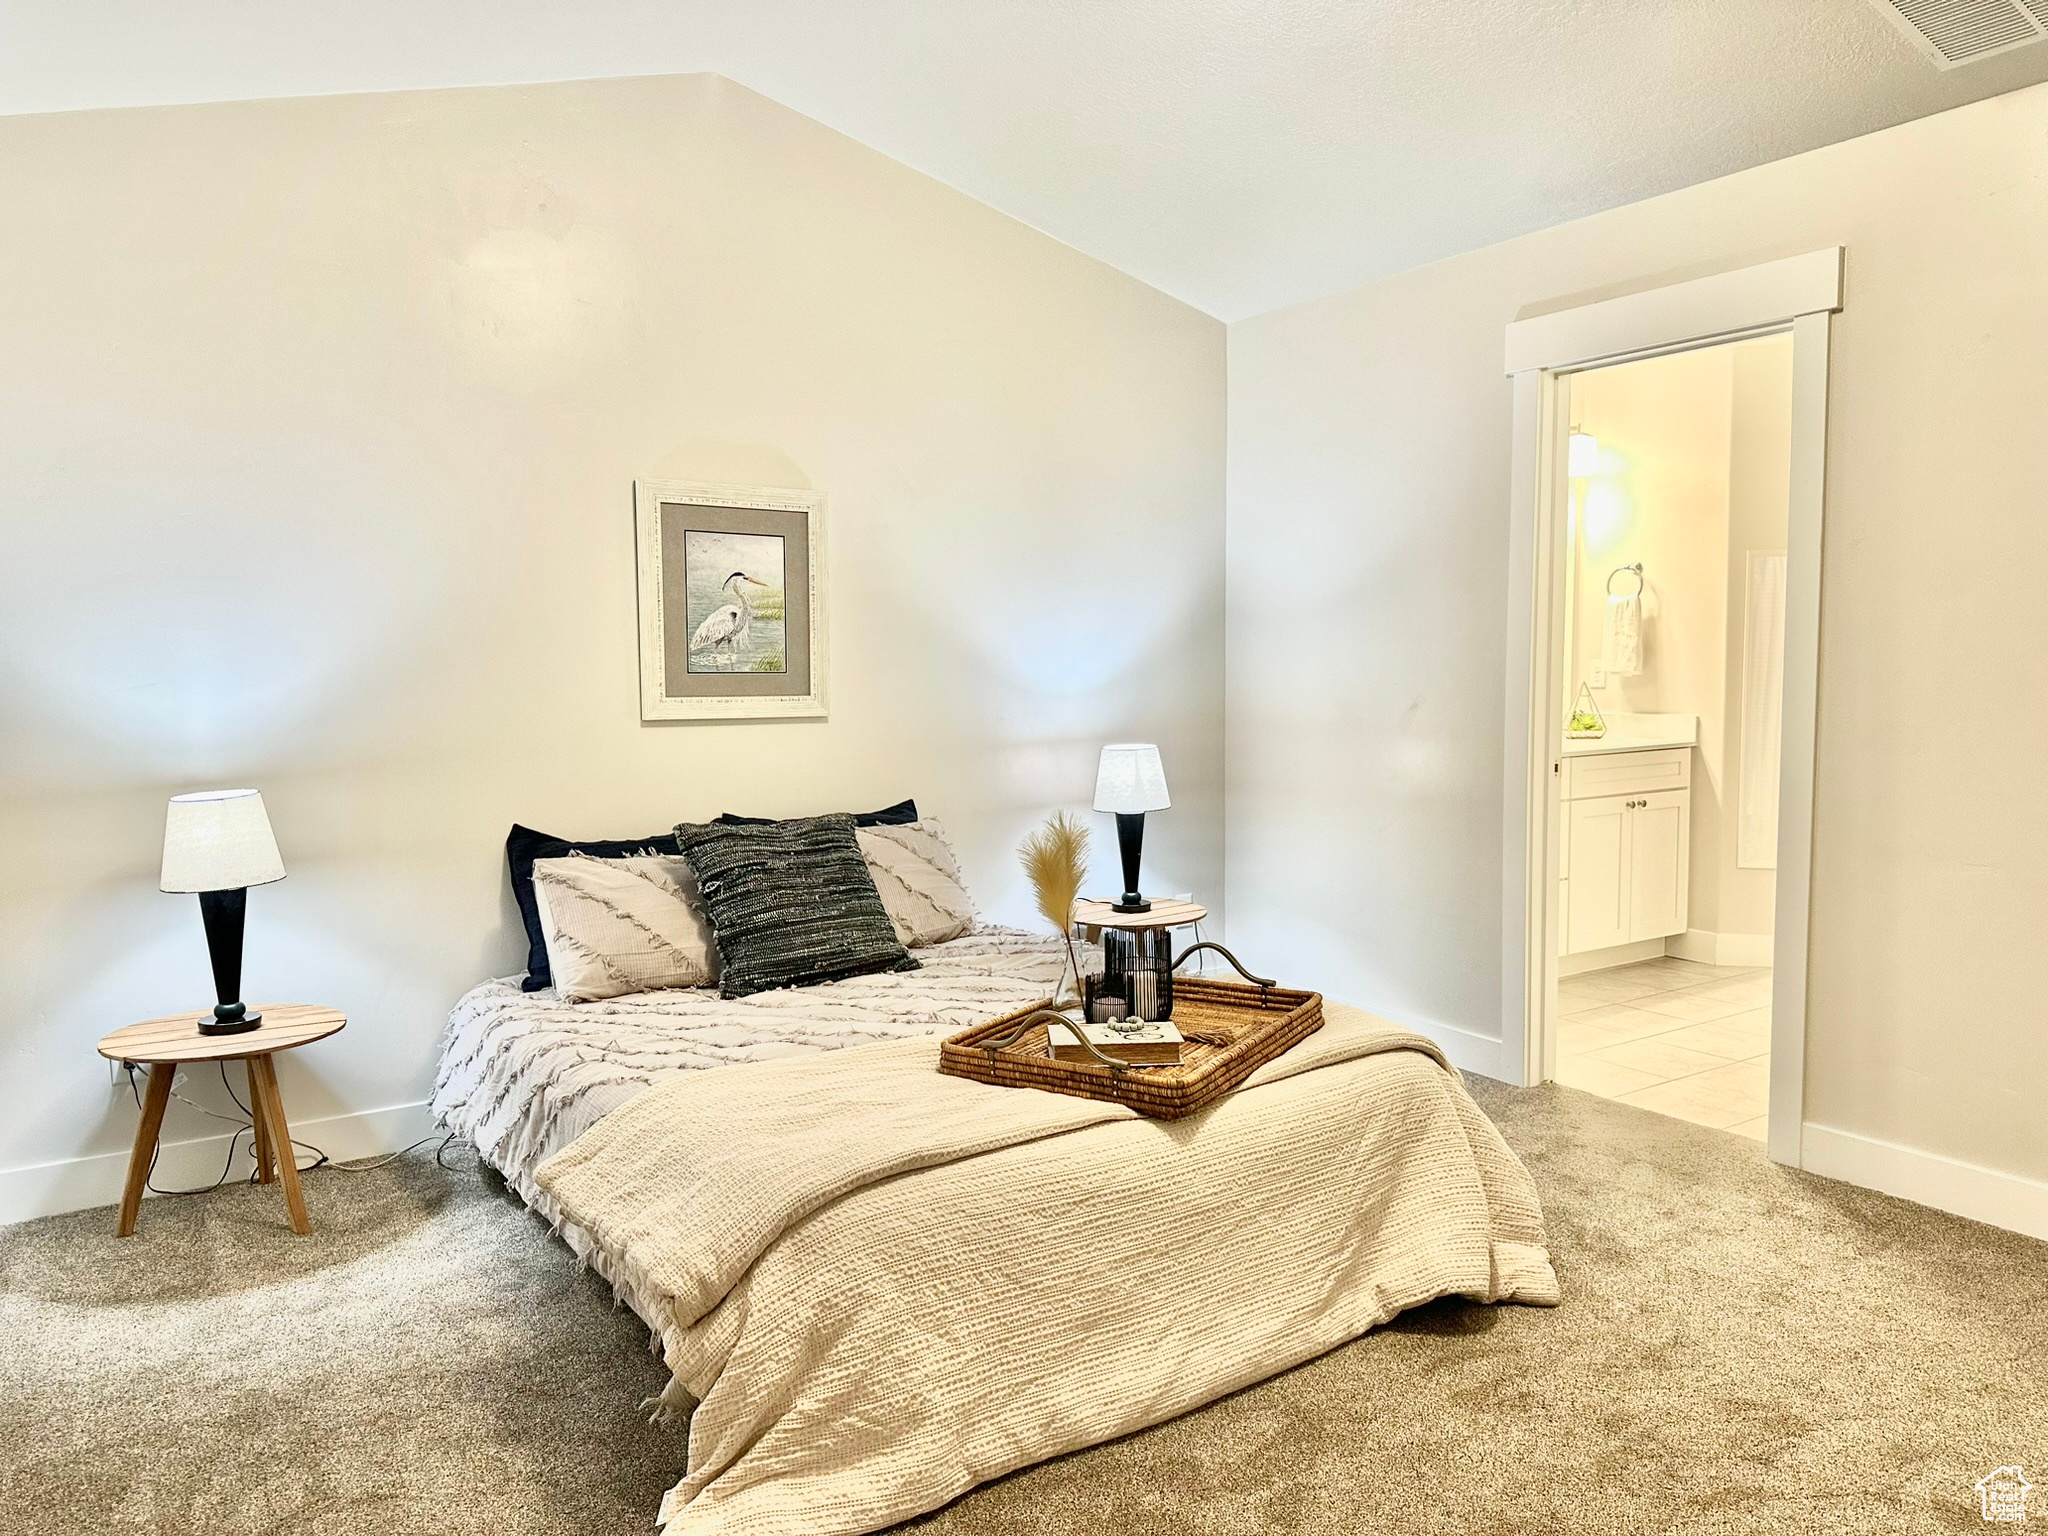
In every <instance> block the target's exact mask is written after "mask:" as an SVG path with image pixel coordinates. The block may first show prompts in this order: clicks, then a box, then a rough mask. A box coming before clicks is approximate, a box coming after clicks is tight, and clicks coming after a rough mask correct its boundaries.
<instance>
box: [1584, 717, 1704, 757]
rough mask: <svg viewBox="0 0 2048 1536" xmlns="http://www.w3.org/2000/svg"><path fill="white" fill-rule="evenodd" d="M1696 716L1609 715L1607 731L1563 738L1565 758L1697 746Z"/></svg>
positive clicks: (1697, 726)
mask: <svg viewBox="0 0 2048 1536" xmlns="http://www.w3.org/2000/svg"><path fill="white" fill-rule="evenodd" d="M1699 740H1700V717H1699V716H1698V715H1620V714H1615V715H1609V716H1608V717H1607V734H1606V735H1605V736H1599V737H1584V738H1578V739H1574V738H1572V737H1570V736H1567V737H1566V738H1565V739H1564V755H1565V756H1566V757H1591V756H1592V755H1594V754H1595V753H1598V752H1655V751H1658V750H1659V749H1661V748H1665V747H1696V746H1698V745H1699Z"/></svg>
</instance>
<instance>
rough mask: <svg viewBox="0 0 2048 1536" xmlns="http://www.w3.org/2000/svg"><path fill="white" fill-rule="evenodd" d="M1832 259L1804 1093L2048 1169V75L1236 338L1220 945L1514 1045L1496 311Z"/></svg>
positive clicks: (1899, 1136) (1836, 1110)
mask: <svg viewBox="0 0 2048 1536" xmlns="http://www.w3.org/2000/svg"><path fill="white" fill-rule="evenodd" d="M1837 243H1839V244H1842V245H1845V246H1846V247H1847V248H1848V289H1847V303H1846V307H1845V308H1844V310H1843V312H1842V313H1841V315H1840V316H1839V317H1838V318H1837V320H1836V322H1835V325H1834V347H1833V369H1832V380H1833V386H1832V392H1831V397H1830V422H1829V446H1828V511H1827V548H1826V557H1825V559H1826V568H1825V573H1824V581H1823V592H1822V602H1823V611H1822V616H1821V678H1820V716H1819V742H1818V765H1817V774H1818V782H1817V807H1816V817H1815V832H1814V865H1813V917H1812V930H1811V932H1812V936H1811V962H1812V966H1811V1007H1810V1018H1809V1028H1808V1041H1807V1051H1808V1059H1807V1066H1806V1082H1807V1099H1806V1105H1805V1113H1806V1117H1807V1119H1808V1120H1809V1121H1810V1122H1816V1123H1819V1124H1823V1125H1826V1126H1830V1127H1834V1128H1836V1129H1838V1130H1840V1131H1843V1132H1847V1133H1849V1134H1850V1135H1852V1136H1854V1137H1858V1138H1862V1139H1863V1140H1862V1141H1861V1142H1860V1143H1859V1145H1862V1146H1865V1147H1866V1148H1869V1147H1875V1146H1876V1144H1877V1143H1891V1144H1895V1145H1896V1146H1897V1147H1902V1148H1906V1149H1910V1150H1911V1151H1914V1152H1920V1153H1929V1154H1937V1155H1939V1156H1940V1157H1944V1158H1949V1159H1955V1160H1959V1161H1961V1162H1964V1163H1969V1164H1974V1165H1978V1166H1980V1167H1982V1168H1985V1169H1989V1170H1993V1171H1994V1172H1998V1173H2004V1174H2009V1175H2020V1176H2024V1177H2026V1178H2030V1179H2033V1180H2036V1181H2039V1180H2048V1115H2044V1114H2043V1113H2042V1105H2043V1104H2044V1103H2048V1030H2044V1029H2043V1026H2042V1021H2043V1018H2044V1004H2043V998H2044V997H2048V942H2044V934H2048V796H2043V795H2042V793H2041V791H2040V786H2039V780H2040V777H2041V764H2042V762H2043V761H2044V757H2048V709H2044V705H2043V700H2044V698H2048V693H2044V690H2043V688H2042V684H2041V677H2040V671H2041V662H2042V657H2043V655H2044V654H2048V516H2044V515H2043V509H2044V507H2048V458H2044V457H2043V455H2042V454H2041V453H2040V452H2039V451H2038V443H2039V439H2040V423H2041V413H2042V408H2043V402H2044V401H2048V263H2044V261H2043V259H2042V254H2043V252H2044V251H2048V88H2036V89H2033V90H2028V91H2022V92H2019V93H2016V94H2014V95H2010V96H2005V97H2000V98H1998V99H1995V100H1992V101H1987V102H1982V103H1979V104H1977V105H1975V106H1970V107H1964V108H1961V109H1959V110H1957V111H1954V112H1950V113H1947V114H1945V115H1942V116H1939V117H1933V118H1928V119H1924V120H1922V121H1920V122H1916V123H1911V124H1908V125H1906V126H1903V127H1900V128H1896V129H1892V130H1889V131H1887V132H1885V133H1881V134H1876V135H1873V136H1871V137H1869V138H1865V139H1859V140H1856V141H1853V142H1851V143H1846V144H1841V145H1836V146H1834V147H1832V148H1829V149H1824V150H1820V151H1817V152H1815V153H1813V154H1809V155H1804V156H1801V157H1798V158H1796V159H1792V160H1787V161H1783V162H1780V163H1778V164H1774V165H1769V166H1765V167H1762V168H1760V169H1757V170H1753V171H1748V172H1744V173H1742V174H1740V175H1737V176H1731V177H1728V178H1726V179H1724V180H1721V181H1716V182H1711V183H1708V184H1706V185H1703V186H1699V187H1694V188H1691V189H1688V190H1686V191H1683V192H1678V193H1674V194H1672V195H1670V196H1667V197H1661V198H1657V199H1654V200H1651V201H1649V202H1645V203H1640V204H1637V205H1634V206H1632V207H1628V208H1622V209H1618V210H1615V211H1613V212H1610V213H1606V214H1601V215H1598V216H1596V217H1593V218H1589V219H1584V220H1580V221H1578V222H1575V223H1572V224H1567V225H1563V226H1561V227H1559V228H1556V229H1552V230H1547V231H1544V232H1542V233H1539V234H1535V235H1531V236H1528V237H1526V238H1523V239H1519V240H1515V241H1512V242H1509V243H1507V244H1504V245H1499V246H1495V247H1492V248H1490V249H1487V250H1482V251H1477V252H1473V253H1471V254H1469V255H1465V256H1461V257H1458V258H1455V259H1453V260H1450V261H1445V262H1441V263H1438V264H1436V265H1434V266H1430V267H1425V268H1422V269H1420V270H1417V271H1414V272H1409V273H1406V274H1404V275H1401V276H1399V277H1395V278H1392V279H1389V280H1387V281H1385V282H1381V283H1376V284H1372V285H1369V286H1365V287H1361V288H1356V289H1352V290H1350V291H1348V292H1345V293H1341V294H1338V295H1335V296H1333V297H1331V298H1328V299H1325V300H1322V301H1319V302H1317V303H1313V304H1308V305H1303V306H1301V307H1299V308H1295V309H1290V310H1284V311H1281V312H1278V313H1275V314H1271V315H1266V316H1263V317H1261V318H1258V319H1254V320H1249V321H1245V322H1242V323H1240V324H1237V325H1233V326H1232V327H1231V334H1230V375H1231V404H1230V469H1229V473H1230V520H1229V535H1228V536H1229V570H1230V589H1229V613H1230V619H1229V644H1228V667H1229V685H1228V695H1227V697H1228V710H1229V741H1228V758H1227V774H1228V782H1229V794H1228V811H1227V826H1228V838H1229V841H1228V856H1229V868H1230V898H1231V922H1230V933H1231V937H1232V940H1233V941H1234V942H1235V943H1236V944H1237V945H1238V946H1239V947H1240V948H1241V952H1242V953H1243V954H1244V955H1245V956H1246V957H1247V959H1248V960H1249V961H1251V962H1252V963H1254V964H1256V965H1258V966H1260V967H1262V968H1265V969H1267V970H1270V971H1272V972H1274V973H1276V974H1278V975H1281V976H1288V977H1296V978H1304V979H1313V980H1314V982H1315V983H1316V984H1317V985H1319V986H1322V987H1324V988H1326V989H1327V990H1328V991H1330V992H1331V993H1333V994H1336V995H1338V996H1341V997H1347V998H1351V999H1355V1000H1357V1001H1359V1002H1363V1003H1368V1004H1376V1005H1379V1006H1380V1007H1382V1008H1383V1009H1385V1010H1386V1011H1389V1012H1392V1013H1395V1014H1398V1015H1400V1016H1402V1017H1404V1018H1408V1019H1413V1020H1416V1021H1418V1022H1420V1023H1423V1024H1425V1025H1428V1026H1431V1027H1435V1028H1437V1029H1438V1030H1439V1031H1440V1032H1442V1033H1444V1034H1445V1035H1446V1037H1447V1038H1456V1039H1457V1040H1459V1041H1461V1042H1462V1044H1461V1049H1467V1055H1468V1059H1474V1058H1477V1057H1479V1056H1481V1055H1483V1054H1484V1050H1485V1047H1486V1042H1487V1041H1489V1040H1497V1038H1498V1033H1499V1024H1500V1020H1499V997H1500V991H1499V984H1500V976H1499V969H1500V960H1499V955H1500V931H1501V911H1502V893H1503V884H1504V879H1503V872H1502V868H1501V853H1500V836H1501V805H1502V795H1503V785H1502V772H1503V769H1502V763H1503V751H1504V742H1503V734H1504V725H1503V719H1504V700H1503V690H1504V678H1503V671H1504V668H1503V657H1504V656H1505V654H1506V650H1507V644H1506V636H1505V633H1504V622H1505V621H1504V613H1505V606H1506V598H1507V519H1508V449H1509V436H1508V432H1509V412H1510V400H1509V386H1508V383H1507V381H1506V379H1505V378H1504V377H1503V376H1502V332H1503V327H1504V326H1505V325H1506V324H1507V323H1508V322H1509V321H1511V320H1513V319H1514V318H1516V316H1517V314H1518V313H1520V312H1522V311H1523V310H1524V309H1525V308H1527V307H1530V306H1535V305H1539V304H1547V305H1550V306H1552V307H1555V305H1556V304H1558V303H1559V302H1561V301H1564V300H1566V299H1567V298H1569V297H1570V296H1574V295H1587V294H1600V293H1603V292H1614V291H1618V290H1620V289H1622V288H1625V287H1628V286H1630V285H1637V286H1640V285H1645V284H1648V283H1650V282H1654V281H1657V280H1661V279H1668V278H1675V277H1690V276H1695V275H1698V274H1700V273H1702V272H1706V271H1712V270H1717V269H1726V268H1730V267H1736V266H1743V265H1747V264H1750V263H1753V262H1758V261H1763V260H1768V259H1771V258H1773V257H1778V256H1785V255H1792V254H1796V253H1798V252H1802V251H1808V250H1813V249H1816V248H1818V247H1823V246H1829V245H1834V244H1837ZM1453 1031H1462V1032H1464V1033H1463V1034H1462V1035H1461V1036H1456V1037H1453V1035H1452V1032H1453ZM1889 1155H1890V1154H1889V1153H1886V1152H1883V1150H1882V1149H1881V1148H1879V1149H1878V1150H1877V1151H1874V1152H1873V1153H1872V1156H1874V1157H1877V1156H1889ZM2035 1187H2036V1188H2038V1186H2035ZM2029 1198H2032V1197H2029ZM2044 1209H2048V1207H2044Z"/></svg>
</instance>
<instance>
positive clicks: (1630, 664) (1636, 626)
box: [1600, 592, 1643, 677]
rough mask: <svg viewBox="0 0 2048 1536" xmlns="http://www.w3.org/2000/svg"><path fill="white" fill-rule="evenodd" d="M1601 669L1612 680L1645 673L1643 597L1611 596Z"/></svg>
mask: <svg viewBox="0 0 2048 1536" xmlns="http://www.w3.org/2000/svg"><path fill="white" fill-rule="evenodd" d="M1600 665H1601V666H1602V667H1604V668H1605V669H1606V671H1607V675H1608V676H1609V677H1634V676H1635V675H1636V674H1637V673H1638V672H1640V671H1642V670H1643V599H1642V594H1641V593H1638V592H1631V593H1629V594H1628V595H1627V596H1625V597H1623V596H1615V595H1612V594H1610V595H1609V596H1608V599H1607V629H1606V632H1605V633H1604V634H1603V635H1602V636H1601V637H1600Z"/></svg>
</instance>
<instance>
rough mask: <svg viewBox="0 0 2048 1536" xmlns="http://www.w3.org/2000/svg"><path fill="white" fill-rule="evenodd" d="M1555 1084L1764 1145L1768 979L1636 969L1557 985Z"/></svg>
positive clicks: (1727, 971)
mask: <svg viewBox="0 0 2048 1536" xmlns="http://www.w3.org/2000/svg"><path fill="white" fill-rule="evenodd" d="M1557 1009H1558V1025H1557V1080H1558V1081H1559V1082H1561V1083H1563V1084H1564V1085H1565V1086H1566V1087H1568V1088H1581V1089H1584V1090H1585V1091H1586V1092H1587V1093H1597V1094H1599V1095H1600V1096H1601V1097H1602V1098H1606V1099H1618V1100H1620V1101H1621V1102H1622V1103H1624V1104H1634V1105H1636V1106H1637V1107H1638V1108H1641V1109H1654V1110H1656V1111H1657V1112H1658V1113H1659V1114H1665V1115H1674V1116H1676V1117H1677V1118H1678V1119H1680V1120H1690V1121H1692V1122H1693V1123H1694V1124H1695V1125H1711V1126H1713V1127H1715V1128H1716V1129H1717V1130H1724V1131H1734V1132H1735V1133H1736V1134H1737V1135H1740V1136H1751V1137H1754V1138H1755V1139H1756V1140H1758V1141H1762V1140H1763V1139H1764V1112H1765V1110H1766V1109H1767V1108H1768V1107H1769V1102H1770V1060H1771V1056H1770V1052H1771V973H1770V971H1769V970H1767V969H1765V970H1743V969H1740V968H1738V967H1733V966H1725V965H1720V966H1717V965H1701V964H1699V963H1698V962H1697V961H1693V960H1674V959H1672V958H1670V957H1669V956H1667V957H1665V958H1664V959H1661V960H1645V961H1642V962H1641V963H1639V964H1636V965H1621V966H1616V967H1615V968H1614V969H1613V970H1608V971H1588V972H1586V973H1585V974H1583V975H1579V976H1567V977H1565V978H1564V979H1563V980H1561V981H1560V982H1559V983H1558V984H1557Z"/></svg>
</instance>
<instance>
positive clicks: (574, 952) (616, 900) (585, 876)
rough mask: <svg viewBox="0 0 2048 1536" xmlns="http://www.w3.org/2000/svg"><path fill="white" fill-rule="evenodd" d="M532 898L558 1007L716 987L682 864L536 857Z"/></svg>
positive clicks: (712, 959) (706, 935) (697, 904)
mask: <svg viewBox="0 0 2048 1536" xmlns="http://www.w3.org/2000/svg"><path fill="white" fill-rule="evenodd" d="M533 894H534V901H535V905H536V906H537V907H538V909H539V913H540V922H541V933H542V936H543V937H544V938H545V940H546V943H547V952H548V969H549V971H551V972H552V973H553V975H554V978H555V992H556V995H558V996H559V997H561V998H562V1000H563V1001H564V1002H570V1003H589V1002H595V1001H597V1000H598V999H599V998H605V997H618V996H621V995H623V994H624V993H628V992H652V991H656V990H658V989H660V988H664V987H708V986H712V985H715V984H716V983H717V981H718V946H717V944H716V943H715V941H714V940H713V939H712V936H711V924H710V922H709V921H708V920H707V919H706V917H705V915H704V908H703V903H702V902H701V900H700V899H699V897H698V894H697V882H696V879H695V877H694V876H692V875H691V873H690V866H689V864H688V863H687V862H686V861H684V860H683V859H680V858H675V857H671V856H667V855H663V854H641V855H636V856H633V857H629V858H623V859H596V858H590V857H588V856H586V855H581V854H577V855H571V856H570V857H568V858H565V859H536V860H534V864H533Z"/></svg>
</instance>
